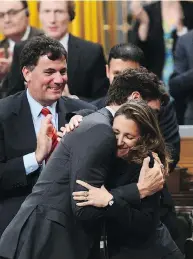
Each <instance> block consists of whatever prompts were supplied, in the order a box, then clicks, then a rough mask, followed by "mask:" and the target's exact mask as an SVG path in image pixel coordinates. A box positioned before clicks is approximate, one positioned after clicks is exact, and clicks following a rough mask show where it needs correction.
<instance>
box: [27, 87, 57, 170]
mask: <svg viewBox="0 0 193 259" xmlns="http://www.w3.org/2000/svg"><path fill="white" fill-rule="evenodd" d="M27 99H28V102H29V106H30V110H31V114H32V120H33V125H34V129H35V133H36V136H37V134H38V132H39V130H40V127H41V121H42V119H44V118H45V116H44V115H43V114H42V113H41V110H42V109H43V108H44V106H42V105H41V104H40V103H38V102H37V101H36V100H34V99H33V97H32V96H31V95H30V93H29V90H28V89H27ZM56 104H57V102H55V103H53V104H52V105H51V106H47V107H46V108H48V109H49V111H50V112H51V114H52V124H53V126H54V127H55V128H56V129H57V130H58V114H57V112H56ZM23 162H24V167H25V170H26V174H30V173H32V172H34V171H36V170H37V169H38V167H39V165H38V163H37V160H36V157H35V152H32V153H29V154H27V155H24V156H23Z"/></svg>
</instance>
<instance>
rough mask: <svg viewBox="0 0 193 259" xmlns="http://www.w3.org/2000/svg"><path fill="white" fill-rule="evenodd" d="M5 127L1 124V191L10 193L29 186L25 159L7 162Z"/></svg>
mask: <svg viewBox="0 0 193 259" xmlns="http://www.w3.org/2000/svg"><path fill="white" fill-rule="evenodd" d="M4 142H5V139H4V132H3V126H2V124H0V191H1V192H2V191H8V190H11V189H15V188H18V187H21V186H25V185H27V176H26V173H25V168H24V164H23V157H17V158H12V159H10V160H7V158H6V155H5V145H4Z"/></svg>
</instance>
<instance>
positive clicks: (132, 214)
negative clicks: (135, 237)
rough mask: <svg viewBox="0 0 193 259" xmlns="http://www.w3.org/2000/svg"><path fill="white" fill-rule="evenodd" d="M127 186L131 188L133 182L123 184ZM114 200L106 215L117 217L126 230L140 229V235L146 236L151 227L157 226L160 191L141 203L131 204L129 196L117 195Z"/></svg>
mask: <svg viewBox="0 0 193 259" xmlns="http://www.w3.org/2000/svg"><path fill="white" fill-rule="evenodd" d="M125 187H126V188H131V187H132V184H129V185H126V186H123V188H125ZM114 201H115V202H114V204H113V205H112V206H109V207H108V208H107V210H106V213H105V216H106V217H107V218H115V219H116V221H117V222H118V223H119V225H120V226H122V228H123V229H124V230H125V231H129V233H131V232H133V233H136V231H138V233H139V234H140V236H141V235H143V236H146V235H148V233H149V232H150V229H151V228H152V227H155V224H156V222H157V220H158V211H159V193H157V194H154V195H152V196H150V197H146V198H144V199H142V200H141V202H140V204H139V205H134V204H131V203H130V201H131V198H130V197H129V196H128V197H126V199H124V198H123V197H120V196H115V197H114Z"/></svg>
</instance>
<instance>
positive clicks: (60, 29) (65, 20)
mask: <svg viewBox="0 0 193 259" xmlns="http://www.w3.org/2000/svg"><path fill="white" fill-rule="evenodd" d="M39 12H40V21H41V24H42V29H43V30H44V32H45V34H46V35H47V36H49V37H51V38H53V39H56V40H60V39H61V38H62V37H63V36H64V35H65V34H66V33H67V31H68V25H69V22H70V17H69V14H68V8H67V1H43V0H42V1H40V10H39Z"/></svg>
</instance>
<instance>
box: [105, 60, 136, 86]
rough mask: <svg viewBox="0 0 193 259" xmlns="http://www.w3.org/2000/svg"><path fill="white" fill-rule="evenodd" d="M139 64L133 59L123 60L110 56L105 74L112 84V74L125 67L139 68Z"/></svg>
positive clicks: (114, 74)
mask: <svg viewBox="0 0 193 259" xmlns="http://www.w3.org/2000/svg"><path fill="white" fill-rule="evenodd" d="M139 67H140V64H139V63H137V62H134V61H123V60H122V59H114V58H112V59H111V61H110V64H109V66H108V65H106V75H107V77H108V79H109V82H110V84H112V82H113V79H114V76H116V75H118V74H119V73H120V72H122V71H123V70H125V69H128V68H133V69H135V68H139Z"/></svg>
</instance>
